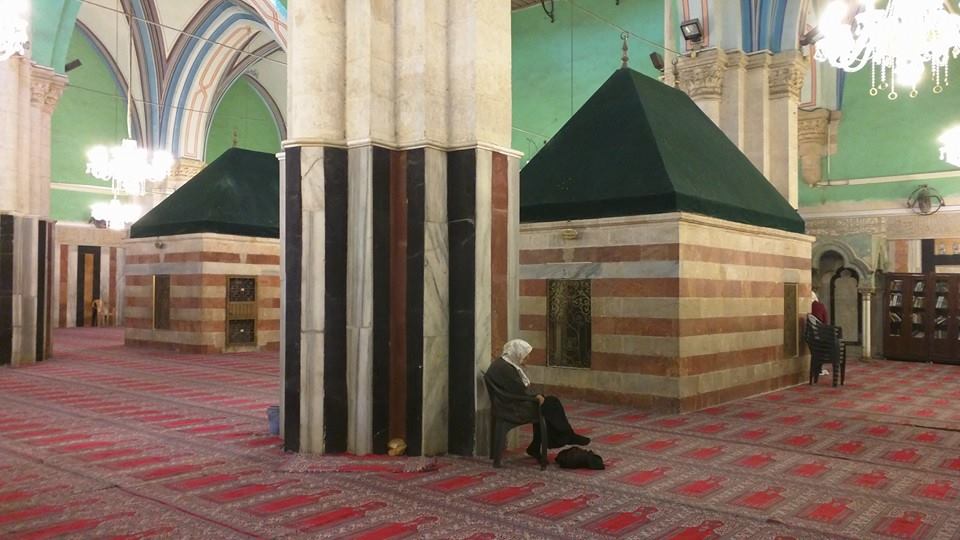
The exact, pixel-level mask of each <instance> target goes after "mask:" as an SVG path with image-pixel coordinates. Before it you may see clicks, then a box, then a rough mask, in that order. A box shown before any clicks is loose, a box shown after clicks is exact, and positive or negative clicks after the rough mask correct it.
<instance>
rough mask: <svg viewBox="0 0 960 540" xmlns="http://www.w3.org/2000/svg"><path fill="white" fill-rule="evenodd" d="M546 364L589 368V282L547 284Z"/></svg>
mask: <svg viewBox="0 0 960 540" xmlns="http://www.w3.org/2000/svg"><path fill="white" fill-rule="evenodd" d="M547 310H548V311H547V319H548V320H547V365H550V366H561V367H577V368H589V367H590V280H589V279H556V280H549V281H548V282H547Z"/></svg>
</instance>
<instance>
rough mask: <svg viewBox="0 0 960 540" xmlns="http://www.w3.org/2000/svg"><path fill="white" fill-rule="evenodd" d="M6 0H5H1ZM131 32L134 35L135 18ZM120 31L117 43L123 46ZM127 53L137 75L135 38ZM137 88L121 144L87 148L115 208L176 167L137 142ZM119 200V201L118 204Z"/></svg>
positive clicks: (96, 175) (167, 156)
mask: <svg viewBox="0 0 960 540" xmlns="http://www.w3.org/2000/svg"><path fill="white" fill-rule="evenodd" d="M0 1H4V0H0ZM130 24H131V30H130V34H131V35H133V27H132V25H133V22H132V20H131V22H130ZM119 35H120V33H119V32H117V36H118V37H117V39H118V43H117V47H118V48H119V39H120V38H119ZM129 47H130V48H129V50H128V53H127V57H128V58H129V59H130V66H129V70H128V73H130V74H131V77H132V76H133V75H132V74H133V40H130V42H129ZM132 118H133V91H132V89H131V88H130V87H128V88H127V136H126V138H124V139H123V140H122V141H121V142H120V145H119V146H111V147H109V148H108V147H106V146H94V147H93V148H91V149H90V150H88V151H87V174H89V175H91V176H93V177H94V178H98V179H100V180H104V181H107V182H110V184H111V187H112V190H113V199H114V200H113V201H111V204H112V205H114V209H116V208H117V207H118V205H120V203H119V201H117V196H118V195H121V194H124V195H130V196H133V197H141V196H143V195H145V194H146V191H147V190H146V184H147V182H162V181H163V180H164V179H165V178H166V177H167V175H169V174H170V169H172V168H173V156H172V155H171V154H170V153H169V152H166V151H162V150H154V151H152V152H151V151H150V150H147V149H145V148H140V147H138V146H137V141H136V140H134V138H133V135H131V133H132V131H133V130H132V124H133V122H132ZM114 203H116V204H114Z"/></svg>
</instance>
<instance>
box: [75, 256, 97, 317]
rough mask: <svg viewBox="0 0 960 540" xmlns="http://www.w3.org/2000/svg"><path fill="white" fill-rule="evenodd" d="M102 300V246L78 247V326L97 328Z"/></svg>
mask: <svg viewBox="0 0 960 540" xmlns="http://www.w3.org/2000/svg"><path fill="white" fill-rule="evenodd" d="M99 299H100V246H78V247H77V326H78V327H80V326H96V324H97V312H96V309H95V308H94V303H93V302H94V300H99Z"/></svg>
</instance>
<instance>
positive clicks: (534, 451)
mask: <svg viewBox="0 0 960 540" xmlns="http://www.w3.org/2000/svg"><path fill="white" fill-rule="evenodd" d="M527 455H528V456H530V457H532V458H533V459H536V460H539V459H540V444H539V443H537V445H536V446H534V445H532V444H531V445H530V446H528V447H527Z"/></svg>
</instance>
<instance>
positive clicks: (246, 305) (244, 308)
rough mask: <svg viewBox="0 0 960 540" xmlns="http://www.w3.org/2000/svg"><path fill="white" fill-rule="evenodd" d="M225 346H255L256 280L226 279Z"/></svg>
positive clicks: (243, 277) (241, 277) (249, 277)
mask: <svg viewBox="0 0 960 540" xmlns="http://www.w3.org/2000/svg"><path fill="white" fill-rule="evenodd" d="M226 318H227V343H226V344H227V346H228V347H230V346H237V345H241V346H244V345H256V344H257V336H256V332H257V278H255V277H252V276H237V277H233V276H230V277H227V317H226Z"/></svg>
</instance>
